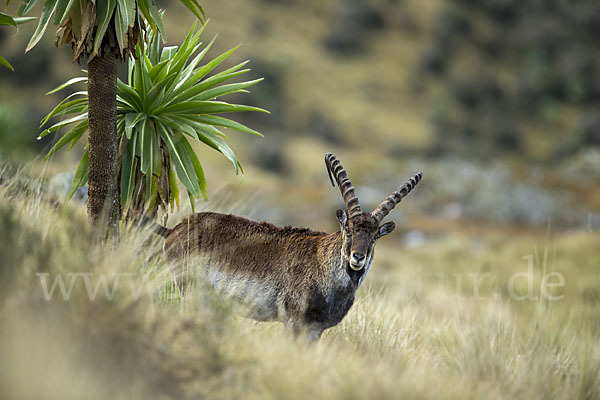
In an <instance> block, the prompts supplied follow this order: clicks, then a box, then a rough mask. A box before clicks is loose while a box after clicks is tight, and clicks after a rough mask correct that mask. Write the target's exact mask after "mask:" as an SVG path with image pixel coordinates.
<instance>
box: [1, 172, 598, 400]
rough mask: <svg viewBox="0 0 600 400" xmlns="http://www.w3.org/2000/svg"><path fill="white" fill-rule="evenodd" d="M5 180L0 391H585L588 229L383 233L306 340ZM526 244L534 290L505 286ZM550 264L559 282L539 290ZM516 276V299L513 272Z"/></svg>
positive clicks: (590, 365)
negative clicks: (336, 320) (105, 240)
mask: <svg viewBox="0 0 600 400" xmlns="http://www.w3.org/2000/svg"><path fill="white" fill-rule="evenodd" d="M18 178H20V179H10V180H7V179H5V180H4V181H3V184H2V185H0V231H1V232H3V233H4V234H3V237H2V240H1V241H0V254H2V261H1V262H2V266H1V268H0V274H1V275H0V321H1V323H0V353H1V354H2V359H3V362H2V366H1V367H0V397H3V398H107V397H110V398H149V397H150V398H167V397H176V398H195V397H197V396H204V397H208V398H240V397H243V398H250V399H254V398H255V399H265V398H273V399H276V398H314V397H318V398H333V399H349V398H399V397H402V398H461V399H465V398H482V397H485V398H507V397H516V398H540V399H546V398H559V399H560V398H562V399H567V398H568V399H571V398H581V399H592V398H598V396H600V346H599V343H600V316H599V314H598V312H597V310H598V306H599V305H600V304H599V302H600V292H599V289H598V288H600V264H598V257H597V255H598V248H597V244H598V241H599V239H600V237H598V234H597V233H592V232H573V233H569V234H563V235H553V234H552V233H550V234H548V235H546V236H545V237H544V236H542V237H539V236H521V237H519V236H517V237H515V235H514V234H502V233H497V234H495V235H493V236H486V235H484V236H481V237H479V238H477V239H472V238H469V237H467V236H463V235H460V234H455V235H452V236H450V237H446V238H441V239H439V240H437V241H434V240H432V241H428V242H427V243H426V245H421V246H419V245H418V244H417V243H413V246H408V247H405V248H403V249H399V248H398V246H399V245H400V237H401V236H402V235H401V233H397V232H395V233H394V234H393V235H391V237H390V238H389V240H388V238H386V239H384V240H382V243H381V244H380V245H379V247H378V249H377V256H376V260H375V265H374V268H373V271H372V272H371V275H370V276H369V277H368V279H367V283H366V285H365V286H364V287H362V288H361V289H360V291H359V298H358V300H357V302H356V304H355V305H354V307H353V308H352V309H351V311H350V313H349V314H348V316H347V317H346V319H345V320H344V321H343V323H342V324H340V325H339V326H337V327H335V328H333V329H330V330H328V331H326V333H325V335H324V337H323V339H322V340H321V342H320V343H319V344H318V345H316V346H311V347H308V346H306V345H304V344H303V343H298V342H293V341H292V340H290V339H289V338H287V337H286V336H285V335H284V332H283V328H282V326H280V325H279V324H267V323H263V324H259V323H254V322H252V321H250V320H246V319H244V318H240V317H237V316H236V314H235V310H234V309H232V308H231V306H230V305H227V304H223V303H221V302H220V301H219V300H218V299H215V298H213V297H212V296H211V295H210V293H206V292H204V291H202V290H200V289H198V290H197V291H196V292H194V296H193V297H192V298H190V299H188V300H186V301H185V302H182V301H181V299H179V298H177V297H176V296H174V295H173V292H172V290H171V289H170V279H169V274H168V273H167V272H166V268H165V266H164V265H163V263H162V261H160V259H158V260H155V259H153V258H152V257H151V255H152V254H153V253H155V252H156V251H157V250H158V249H159V248H160V243H158V242H156V243H155V242H151V243H150V242H147V241H145V238H147V233H145V232H140V231H137V230H130V231H127V232H126V233H124V234H123V238H122V241H121V243H120V244H119V245H118V246H112V245H108V246H101V245H94V244H90V243H93V241H92V240H91V239H92V238H93V235H92V233H91V232H90V230H89V228H88V225H87V222H86V217H85V210H84V208H83V207H82V206H79V205H77V204H75V203H72V204H69V205H62V204H60V203H56V202H55V201H52V200H51V199H50V198H49V197H47V196H45V195H37V194H36V190H35V183H36V180H35V179H34V180H32V179H31V178H29V177H27V176H25V175H23V174H21V176H18ZM526 256H531V257H532V260H533V264H532V268H533V269H532V275H531V277H532V288H533V289H532V290H533V293H532V294H533V296H536V297H537V300H522V301H519V300H516V299H515V298H514V296H512V297H511V293H510V291H509V289H508V288H509V286H510V285H509V283H510V280H511V277H512V276H514V274H515V273H517V272H522V273H528V265H527V261H526V260H525V259H523V257H526ZM549 272H557V273H560V274H562V276H563V277H564V286H556V287H549V288H548V291H547V292H541V291H540V285H541V284H542V282H541V280H542V279H543V276H544V275H545V274H547V273H549ZM73 273H79V274H80V275H79V276H78V277H76V278H75V281H74V284H73V289H72V293H71V295H70V297H69V300H68V301H65V300H63V297H62V295H61V292H60V287H57V288H56V289H55V290H56V292H55V293H54V294H53V296H52V297H51V299H50V300H46V298H45V294H44V288H43V286H42V283H41V282H42V279H47V283H48V288H50V286H51V283H52V282H53V279H54V278H56V277H57V276H59V275H60V276H62V277H63V278H64V280H65V284H66V289H68V286H69V285H68V284H69V282H70V279H71V278H72V277H73V275H69V274H73ZM82 273H83V274H84V275H81V274H82ZM485 273H489V274H488V275H485V276H484V274H485ZM39 274H48V275H39ZM85 274H87V275H85ZM116 274H120V280H119V282H118V283H117V278H116V276H117V275H116ZM83 276H87V277H88V279H89V283H90V289H91V290H92V291H93V289H94V288H95V287H96V286H97V285H98V282H99V280H100V279H102V277H103V276H104V277H106V279H107V283H108V284H109V295H110V294H111V293H112V300H109V299H107V294H105V292H104V289H103V288H102V286H98V291H97V293H96V294H95V296H94V298H93V300H90V297H89V294H88V291H87V289H86V286H85V280H84V278H83ZM44 277H45V278H44ZM481 278H483V279H481ZM459 281H460V282H461V283H460V284H459V283H457V282H459ZM479 281H480V283H479V284H475V283H474V282H479ZM515 282H516V284H515V287H514V291H515V293H514V294H515V295H517V296H525V295H526V294H527V291H528V278H527V277H520V278H518V279H517V280H516V281H515ZM549 282H553V283H557V282H558V280H557V279H556V278H552V279H550V280H549ZM115 285H116V286H115ZM113 288H114V292H112V290H113ZM138 290H139V293H138V296H136V291H138ZM544 294H546V297H544ZM547 296H556V297H560V296H564V297H563V298H562V299H561V300H555V301H550V300H548V299H547Z"/></svg>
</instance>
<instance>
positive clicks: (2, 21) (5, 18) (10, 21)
mask: <svg viewBox="0 0 600 400" xmlns="http://www.w3.org/2000/svg"><path fill="white" fill-rule="evenodd" d="M0 25H12V26H14V27H16V26H17V23H16V22H15V19H14V18H13V17H12V16H11V15H8V14H5V13H3V12H0Z"/></svg>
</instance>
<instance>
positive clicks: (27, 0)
mask: <svg viewBox="0 0 600 400" xmlns="http://www.w3.org/2000/svg"><path fill="white" fill-rule="evenodd" d="M37 2H38V0H23V3H21V5H20V6H19V12H18V14H19V15H20V16H23V15H27V14H29V11H31V10H32V9H33V7H35V5H36V4H37Z"/></svg>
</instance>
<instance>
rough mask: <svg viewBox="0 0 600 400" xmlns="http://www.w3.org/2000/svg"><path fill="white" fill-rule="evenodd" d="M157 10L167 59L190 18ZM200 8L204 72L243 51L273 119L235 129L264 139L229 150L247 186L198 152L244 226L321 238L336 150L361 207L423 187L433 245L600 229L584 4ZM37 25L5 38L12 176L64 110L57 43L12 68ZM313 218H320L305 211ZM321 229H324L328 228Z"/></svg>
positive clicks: (599, 69)
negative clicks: (249, 200) (247, 206)
mask: <svg viewBox="0 0 600 400" xmlns="http://www.w3.org/2000/svg"><path fill="white" fill-rule="evenodd" d="M158 5H159V6H160V7H164V8H166V9H167V13H166V16H165V26H166V31H167V33H168V42H169V43H172V44H176V43H179V42H180V41H181V40H182V38H183V37H184V36H185V34H186V33H187V31H188V29H189V26H190V25H191V24H192V22H193V16H191V15H188V13H187V11H186V10H185V8H184V7H183V6H181V5H180V4H179V3H178V2H173V1H166V0H162V1H158ZM204 7H205V9H206V10H205V11H206V13H207V15H208V17H209V18H210V19H211V21H210V22H209V24H208V27H207V29H206V33H205V34H204V35H205V36H204V40H205V41H208V40H209V39H210V38H212V37H213V36H214V35H215V34H217V33H218V34H219V35H220V37H219V40H218V41H217V42H216V46H215V48H213V50H212V55H213V56H214V55H216V54H218V53H219V52H221V51H224V50H226V49H227V48H229V47H230V46H232V45H236V44H242V47H241V48H240V49H239V50H238V51H237V52H236V54H234V57H233V59H232V60H231V65H234V63H235V62H237V61H241V60H244V59H250V60H251V63H250V67H251V68H252V69H253V71H252V74H253V76H251V78H254V77H265V81H264V82H261V84H259V85H257V86H255V87H254V88H252V94H251V95H250V97H249V98H250V103H251V104H252V105H257V106H260V107H264V108H266V109H268V110H270V111H271V114H270V115H243V114H240V115H239V116H238V118H239V119H240V120H241V122H243V123H245V124H247V125H249V126H251V127H253V128H255V129H257V130H259V131H261V132H263V133H265V134H266V138H265V139H257V138H253V137H243V135H238V134H236V133H234V134H233V135H232V136H233V137H232V142H231V144H232V147H233V148H234V150H236V152H237V153H239V156H240V160H241V162H242V164H243V165H244V166H245V167H246V177H245V178H243V179H241V180H240V179H237V178H234V177H233V175H232V174H231V169H230V167H228V166H227V165H226V161H225V160H219V159H218V157H216V155H214V154H211V153H210V150H206V149H199V151H200V154H199V156H200V158H201V160H204V161H203V164H206V165H207V169H208V171H207V176H208V177H207V178H208V185H209V192H210V190H211V188H212V189H219V188H221V187H222V186H223V185H225V184H236V183H239V182H243V184H242V185H240V187H239V188H236V189H235V190H239V191H242V192H246V193H255V192H256V191H259V192H260V193H259V194H258V196H259V198H260V200H261V201H259V202H256V203H255V204H257V205H256V206H255V207H254V209H253V210H252V212H253V213H254V214H256V215H257V216H259V217H265V218H269V219H271V220H275V221H276V222H279V223H294V224H310V223H318V222H319V221H323V217H325V216H329V215H330V213H331V208H333V207H334V206H335V205H336V204H337V203H338V201H337V200H338V199H337V198H336V196H335V195H334V193H335V192H331V191H329V190H328V188H327V185H326V184H325V183H326V179H325V172H324V171H325V168H324V167H323V165H322V156H323V154H324V153H325V152H326V151H334V152H336V154H338V156H340V158H341V159H342V161H343V162H344V164H345V166H346V167H347V169H349V171H350V176H351V177H352V179H353V181H354V183H355V185H356V186H358V193H359V194H360V195H362V197H365V198H366V199H365V200H366V201H367V203H369V202H370V203H372V204H373V205H374V204H375V203H377V202H378V201H379V200H380V199H381V198H383V197H384V196H385V195H387V194H388V193H389V192H390V191H391V190H393V189H394V188H395V187H396V186H397V185H398V184H399V183H400V182H402V181H404V180H405V179H406V178H407V177H408V176H409V175H410V174H412V173H414V172H416V170H422V171H423V172H424V174H425V181H424V186H423V188H422V190H421V191H420V193H417V194H416V196H415V198H414V199H412V201H411V202H410V205H408V206H405V207H407V208H409V209H411V208H412V209H413V210H418V211H420V212H421V213H422V214H423V215H428V216H429V218H428V219H431V218H433V219H435V220H436V221H438V222H435V221H433V222H431V221H430V222H431V223H429V224H427V226H431V225H436V226H438V228H439V229H442V230H444V229H446V228H445V226H446V224H445V223H440V222H439V221H444V220H456V219H460V220H469V221H472V222H474V223H477V224H482V225H491V227H492V229H495V227H496V226H497V225H498V224H504V225H506V224H508V225H511V224H512V225H515V224H517V225H519V226H527V227H533V228H543V229H545V228H546V227H547V225H548V223H549V221H551V224H552V225H553V226H554V227H556V228H586V227H597V226H598V224H599V223H600V222H599V217H598V212H599V211H600V185H598V183H599V182H600V150H599V147H600V113H598V111H597V110H598V104H599V103H600V48H599V47H600V45H599V44H598V41H597V40H595V38H597V36H598V33H599V29H600V28H599V27H600V7H599V6H598V5H597V3H596V2H595V1H594V0H579V1H577V2H575V3H572V2H564V1H559V0H549V1H544V2H539V1H537V0H526V1H517V0H503V1H496V0H451V1H441V0H429V1H426V2H416V1H407V0H373V1H367V0H340V1H326V2H320V1H302V2H301V1H298V0H286V1H270V0H252V1H248V0H245V1H242V0H229V1H222V2H216V1H214V2H206V4H204ZM34 25H35V24H29V25H26V26H21V27H20V29H19V32H18V34H17V35H15V34H14V30H10V29H3V30H2V31H0V35H1V36H0V43H1V46H2V49H3V51H4V54H5V56H6V57H8V58H9V59H10V60H11V61H12V62H13V65H14V66H15V69H16V71H15V72H11V71H9V70H8V69H1V70H0V81H1V85H0V130H1V132H0V146H1V148H2V149H3V150H2V153H3V157H4V158H7V159H11V158H14V156H15V154H16V155H17V159H18V161H20V162H22V161H23V160H25V159H26V157H25V156H24V154H28V155H29V157H39V156H40V154H43V152H44V149H47V148H48V147H49V146H50V144H51V140H55V139H56V138H48V139H46V140H42V141H40V142H36V140H35V137H36V136H37V134H38V130H37V129H36V126H37V124H38V122H39V120H40V119H41V118H42V117H43V116H44V115H45V114H46V113H47V112H48V111H49V110H50V109H51V107H52V105H53V104H56V103H57V101H58V100H59V99H60V98H59V95H53V96H44V95H43V94H44V93H45V92H47V91H49V90H50V89H52V88H54V87H56V86H57V85H58V84H60V83H61V82H64V81H65V80H67V79H68V78H70V77H73V76H76V75H79V68H80V67H79V66H78V65H77V64H72V63H71V62H70V59H71V58H70V57H69V52H70V49H69V48H65V47H62V48H59V49H54V48H52V47H53V38H52V35H46V37H44V39H43V42H44V43H42V45H40V46H38V47H36V48H35V49H33V50H32V51H31V52H30V53H29V54H24V52H23V49H24V48H25V44H26V42H27V40H28V38H29V37H30V33H31V30H33V29H34ZM124 73H125V66H124V65H123V66H121V75H123V74H124ZM73 90H77V88H74V89H73ZM228 100H229V101H236V99H235V97H233V98H229V99H228ZM245 101H246V102H248V98H246V99H245ZM11 153H12V156H11ZM72 153H73V154H68V155H60V156H59V158H58V159H56V158H55V160H54V163H55V164H54V166H52V167H50V168H51V169H53V172H62V171H73V170H74V165H75V162H76V160H77V159H78V158H79V157H80V155H81V149H76V150H73V152H72ZM206 161H208V162H206ZM54 170H55V171H54ZM270 203H273V204H270ZM323 203H325V204H328V205H329V206H330V207H320V208H319V210H323V211H322V212H321V211H319V210H316V211H311V212H307V211H309V210H314V207H315V205H318V204H323ZM261 204H262V205H264V206H262V205H261ZM281 204H286V205H289V204H293V205H294V207H281V206H280V205H281ZM292 210H294V211H293V212H292ZM298 215H301V216H302V217H301V218H298V217H296V216H298ZM329 219H331V220H332V221H330V224H329V225H325V226H321V228H323V229H324V228H330V229H333V228H334V227H335V225H334V223H335V221H334V220H333V219H332V218H329ZM436 229H437V228H436Z"/></svg>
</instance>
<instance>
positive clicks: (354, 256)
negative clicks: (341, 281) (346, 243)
mask: <svg viewBox="0 0 600 400" xmlns="http://www.w3.org/2000/svg"><path fill="white" fill-rule="evenodd" d="M352 259H353V261H355V262H356V263H357V264H360V263H362V262H363V261H364V260H365V255H364V254H363V253H352Z"/></svg>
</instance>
